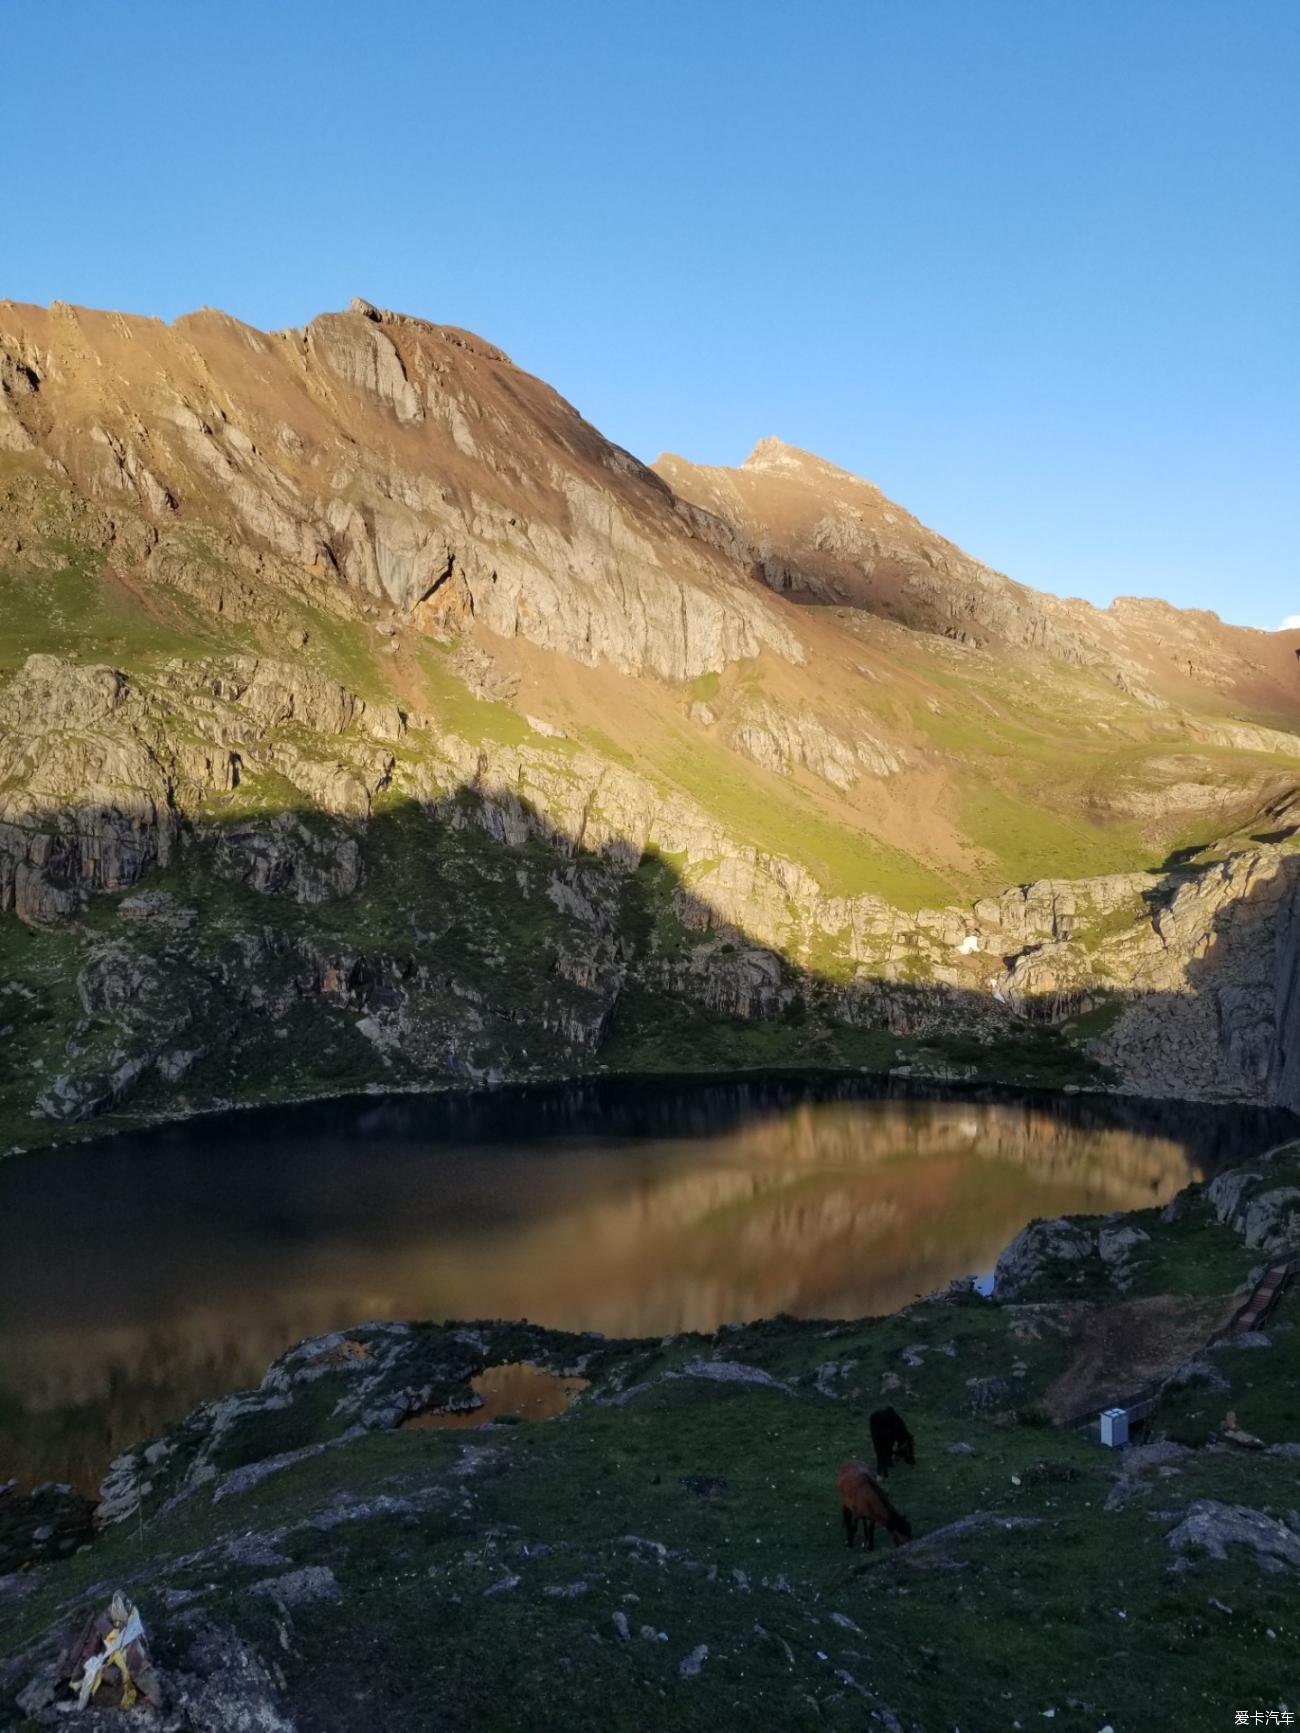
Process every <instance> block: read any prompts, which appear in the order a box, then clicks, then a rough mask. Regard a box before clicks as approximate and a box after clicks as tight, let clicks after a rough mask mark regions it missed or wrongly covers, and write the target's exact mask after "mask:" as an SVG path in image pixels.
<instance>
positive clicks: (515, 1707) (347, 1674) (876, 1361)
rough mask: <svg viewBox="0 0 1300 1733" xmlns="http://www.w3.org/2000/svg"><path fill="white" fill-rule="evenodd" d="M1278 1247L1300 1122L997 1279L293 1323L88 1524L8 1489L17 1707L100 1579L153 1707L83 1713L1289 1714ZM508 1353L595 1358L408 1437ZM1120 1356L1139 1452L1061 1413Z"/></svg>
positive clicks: (783, 1718)
mask: <svg viewBox="0 0 1300 1733" xmlns="http://www.w3.org/2000/svg"><path fill="white" fill-rule="evenodd" d="M1298 1243H1300V1146H1296V1147H1293V1148H1291V1149H1288V1150H1285V1151H1282V1152H1280V1153H1278V1154H1275V1155H1274V1156H1272V1157H1269V1158H1266V1159H1265V1160H1263V1161H1256V1162H1254V1163H1252V1164H1251V1165H1250V1166H1249V1167H1248V1168H1245V1169H1238V1170H1233V1171H1229V1172H1228V1173H1226V1174H1223V1175H1220V1176H1219V1177H1218V1178H1217V1179H1216V1180H1214V1181H1213V1182H1212V1183H1211V1184H1210V1185H1209V1186H1207V1187H1205V1188H1203V1189H1202V1188H1199V1187H1193V1188H1191V1190H1189V1191H1188V1192H1185V1193H1183V1194H1181V1195H1180V1196H1179V1198H1177V1199H1175V1201H1174V1202H1173V1204H1171V1205H1170V1206H1168V1207H1167V1208H1166V1209H1165V1210H1164V1211H1161V1212H1156V1211H1151V1212H1145V1213H1139V1214H1135V1215H1126V1216H1121V1217H1108V1218H1090V1219H1075V1220H1070V1221H1059V1222H1050V1223H1040V1224H1035V1225H1033V1226H1031V1227H1030V1228H1028V1229H1026V1231H1025V1232H1024V1233H1023V1234H1022V1235H1021V1236H1020V1237H1019V1238H1018V1239H1017V1240H1016V1241H1015V1242H1013V1244H1012V1245H1011V1246H1010V1247H1008V1248H1007V1251H1006V1253H1005V1254H1004V1256H1003V1258H1002V1260H1001V1263H1000V1265H999V1272H998V1283H997V1290H996V1295H995V1297H993V1298H985V1297H982V1296H981V1295H979V1294H978V1293H975V1292H973V1291H971V1290H970V1289H968V1288H965V1287H954V1288H953V1289H952V1290H950V1291H948V1292H945V1293H943V1294H939V1295H933V1296H931V1297H930V1298H928V1299H925V1300H921V1301H918V1302H917V1303H916V1304H915V1305H913V1306H911V1307H909V1308H907V1309H906V1310H905V1311H903V1312H900V1313H898V1314H897V1315H895V1316H893V1317H888V1318H881V1319H863V1320H857V1321H852V1322H837V1323H829V1322H826V1321H821V1322H818V1321H798V1320H794V1319H789V1318H778V1319H773V1320H769V1321H766V1322H759V1323H753V1324H747V1325H734V1326H728V1327H725V1328H723V1329H722V1330H720V1331H718V1332H717V1334H716V1335H714V1336H711V1337H705V1336H675V1337H669V1338H665V1339H664V1340H662V1341H610V1340H605V1339H604V1338H601V1337H598V1336H572V1335H561V1334H558V1333H555V1332H550V1331H547V1330H544V1329H541V1328H539V1327H536V1326H532V1325H528V1324H501V1323H469V1324H446V1325H434V1324H419V1323H415V1324H400V1323H372V1324H366V1325H362V1326H359V1327H358V1328H356V1329H353V1330H348V1331H344V1332H342V1333H340V1334H337V1335H334V1336H330V1337H324V1338H319V1339H316V1340H313V1341H308V1342H304V1343H302V1344H300V1345H299V1346H298V1347H296V1348H295V1349H293V1350H292V1351H291V1352H289V1353H288V1354H286V1355H284V1356H283V1357H282V1358H281V1359H280V1360H279V1361H277V1362H276V1364H275V1365H274V1366H273V1367H272V1368H271V1370H270V1371H269V1372H268V1374H267V1376H266V1378H265V1380H264V1381H263V1383H262V1385H261V1387H260V1388H259V1389H258V1390H256V1391H250V1392H243V1393H241V1394H239V1395H235V1396H231V1397H229V1398H227V1399H225V1400H222V1401H219V1402H216V1403H212V1404H209V1405H207V1406H205V1407H204V1408H202V1409H200V1410H198V1411H197V1412H196V1413H195V1414H193V1415H192V1416H190V1418H189V1419H188V1420H186V1421H185V1422H183V1423H182V1424H181V1425H179V1426H177V1427H175V1428H174V1429H173V1430H172V1431H171V1432H170V1433H168V1434H167V1435H166V1436H165V1437H163V1438H161V1439H158V1440H156V1441H154V1442H152V1443H150V1444H147V1445H142V1446H141V1447H140V1448H138V1449H137V1450H135V1451H133V1452H131V1453H130V1454H129V1455H128V1456H126V1457H123V1458H122V1459H120V1460H119V1461H118V1462H117V1463H116V1464H115V1465H114V1468H113V1470H112V1472H111V1474H110V1476H109V1479H108V1481H107V1483H106V1486H105V1489H104V1498H103V1502H102V1503H101V1506H100V1509H99V1513H98V1527H97V1531H96V1532H95V1534H94V1538H93V1539H91V1540H90V1541H87V1539H86V1531H85V1527H84V1524H85V1519H86V1512H85V1510H84V1509H82V1508H80V1507H79V1506H78V1505H77V1502H76V1501H75V1499H70V1498H67V1497H66V1496H64V1495H60V1494H59V1493H58V1492H57V1490H50V1489H47V1490H46V1491H44V1492H43V1493H41V1494H40V1495H38V1497H37V1499H36V1500H35V1501H34V1502H33V1503H31V1504H29V1503H28V1502H27V1501H26V1500H25V1499H19V1498H18V1496H17V1495H16V1494H15V1493H12V1492H11V1493H10V1494H8V1495H7V1496H6V1497H3V1498H0V1512H2V1513H3V1517H2V1518H0V1549H3V1552H2V1553H0V1570H8V1571H9V1574H8V1575H4V1576H0V1654H2V1655H3V1656H4V1657H5V1659H4V1660H3V1661H0V1726H5V1727H13V1728H25V1729H31V1728H36V1727H40V1726H46V1725H54V1724H58V1723H61V1721H62V1719H63V1717H62V1715H61V1714H60V1712H59V1710H58V1707H57V1705H58V1702H59V1700H60V1698H69V1693H68V1692H67V1689H66V1682H65V1681H62V1680H60V1678H59V1676H58V1674H59V1668H58V1653H59V1650H60V1648H61V1646H62V1645H63V1644H64V1643H65V1642H66V1640H67V1639H68V1638H69V1636H71V1635H74V1634H75V1632H76V1631H77V1630H78V1629H79V1628H80V1627H81V1626H82V1624H83V1623H84V1620H85V1618H86V1616H87V1614H88V1613H91V1612H94V1611H96V1610H99V1609H100V1608H101V1607H102V1606H103V1605H104V1604H106V1602H107V1600H108V1597H109V1595H110V1593H111V1592H112V1591H113V1590H114V1589H121V1590H124V1591H125V1592H126V1593H127V1595H129V1596H130V1597H131V1598H132V1599H133V1600H135V1601H136V1602H137V1603H138V1605H139V1607H140V1610H141V1612H142V1615H143V1617H144V1621H145V1625H146V1629H147V1631H148V1633H149V1638H150V1643H151V1647H152V1650H153V1655H154V1659H155V1662H156V1663H157V1666H158V1668H159V1671H160V1673H161V1676H162V1679H163V1681H164V1689H165V1692H166V1699H167V1700H166V1704H165V1706H164V1707H163V1709H162V1710H161V1711H159V1712H158V1713H154V1712H153V1711H151V1710H142V1709H137V1710H133V1711H132V1712H131V1719H130V1722H124V1721H123V1718H122V1716H121V1715H120V1714H115V1713H111V1712H105V1713H101V1714H93V1713H92V1714H90V1715H87V1716H83V1717H81V1718H79V1723H78V1724H80V1725H84V1726H86V1727H88V1728H93V1727H95V1726H102V1727H108V1726H121V1725H128V1724H134V1725H136V1726H138V1727H140V1728H142V1729H143V1728H147V1727H153V1728H156V1729H163V1728H167V1729H177V1730H181V1729H184V1730H187V1733H227V1730H229V1729H249V1730H252V1729H258V1730H264V1733H288V1730H290V1729H298V1730H300V1733H313V1730H317V1729H321V1730H323V1729H354V1728H355V1729H372V1728H394V1729H396V1728H402V1729H407V1728H410V1729H442V1728H450V1727H453V1726H454V1727H457V1728H473V1729H496V1728H501V1729H506V1728H512V1729H513V1728H521V1729H537V1728H551V1727H556V1726H565V1727H568V1728H577V1729H582V1728H592V1729H595V1728H600V1729H607V1728H611V1727H617V1728H644V1729H660V1728H682V1729H686V1728H704V1727H709V1728H713V1729H717V1728H731V1727H736V1728H741V1727H743V1728H746V1729H750V1728H768V1727H772V1728H777V1727H779V1728H782V1729H786V1728H790V1729H804V1728H807V1729H813V1728H826V1727H833V1728H846V1729H847V1728H854V1729H868V1728H881V1729H885V1730H897V1729H906V1730H907V1733H937V1730H939V1729H944V1730H946V1729H949V1728H952V1727H960V1728H961V1729H963V1730H964V1733H971V1730H977V1733H978V1730H982V1729H994V1728H997V1729H1005V1728H1014V1727H1023V1728H1028V1727H1037V1726H1039V1725H1040V1724H1044V1723H1050V1724H1051V1725H1052V1726H1054V1727H1059V1728H1064V1729H1078V1730H1084V1729H1086V1730H1089V1733H1099V1730H1101V1729H1104V1728H1106V1727H1110V1728H1113V1729H1114V1730H1115V1733H1129V1730H1135V1729H1139V1728H1151V1727H1161V1728H1164V1727H1170V1728H1173V1727H1177V1728H1179V1729H1200V1728H1205V1729H1207V1730H1209V1729H1217V1728H1220V1727H1224V1726H1232V1725H1233V1724H1234V1718H1235V1716H1236V1715H1237V1712H1238V1711H1248V1712H1250V1713H1252V1714H1253V1713H1254V1712H1255V1711H1256V1710H1259V1711H1260V1712H1262V1713H1265V1714H1267V1712H1268V1711H1270V1710H1271V1711H1273V1712H1274V1714H1275V1716H1277V1717H1278V1718H1279V1724H1284V1723H1282V1722H1281V1719H1280V1718H1281V1716H1282V1715H1283V1714H1284V1713H1288V1712H1289V1713H1292V1714H1294V1713H1296V1712H1297V1711H1298V1710H1300V1704H1297V1702H1296V1679H1297V1677H1298V1676H1300V1671H1298V1670H1300V1619H1298V1617H1297V1605H1298V1604H1300V1602H1298V1600H1297V1593H1296V1590H1297V1573H1298V1572H1300V1312H1298V1311H1297V1307H1300V1296H1297V1295H1296V1294H1295V1293H1294V1292H1292V1293H1291V1294H1289V1295H1287V1296H1285V1297H1284V1298H1283V1300H1282V1302H1281V1304H1280V1306H1279V1308H1278V1310H1277V1311H1276V1313H1275V1314H1274V1315H1273V1316H1272V1317H1271V1318H1270V1319H1269V1320H1268V1324H1267V1329H1266V1330H1265V1331H1263V1332H1261V1331H1246V1332H1240V1331H1237V1332H1229V1333H1227V1334H1222V1335H1221V1334H1220V1332H1221V1331H1223V1330H1224V1329H1225V1326H1226V1325H1227V1324H1228V1323H1229V1321H1230V1320H1231V1319H1232V1317H1233V1316H1234V1314H1235V1313H1236V1312H1237V1311H1238V1310H1239V1309H1240V1307H1241V1305H1242V1302H1243V1299H1244V1298H1245V1297H1246V1296H1247V1295H1248V1294H1249V1293H1250V1292H1251V1290H1252V1288H1253V1287H1254V1285H1255V1283H1256V1282H1257V1281H1258V1279H1259V1276H1260V1274H1261V1272H1262V1271H1263V1269H1264V1268H1265V1267H1266V1266H1267V1265H1269V1264H1271V1263H1272V1262H1274V1261H1276V1260H1277V1259H1278V1258H1279V1257H1280V1256H1281V1255H1284V1254H1285V1253H1286V1251H1287V1250H1288V1249H1289V1248H1294V1247H1295V1246H1296V1245H1297V1244H1298ZM520 1360H525V1361H530V1362H533V1363H535V1364H539V1365H542V1366H546V1367H550V1368H552V1369H554V1370H557V1371H562V1372H564V1373H572V1374H579V1375H581V1376H582V1377H583V1378H585V1379H587V1380H588V1381H589V1387H588V1388H587V1390H586V1391H585V1392H584V1393H583V1394H582V1395H581V1396H580V1397H579V1398H578V1399H577V1401H576V1402H575V1403H574V1405H573V1406H572V1407H571V1408H570V1409H569V1411H568V1412H567V1413H566V1414H564V1415H563V1416H561V1417H560V1418H557V1419H552V1420H548V1421H537V1422H517V1423H514V1424H510V1423H507V1422H506V1421H504V1420H503V1421H498V1422H496V1423H494V1424H490V1425H486V1426H484V1427H482V1428H479V1429H473V1430H461V1431H443V1430H423V1429H410V1428H406V1429H404V1428H403V1426H402V1422H403V1421H404V1420H405V1419H407V1418H408V1417H410V1416H411V1415H413V1414H416V1413H421V1412H427V1411H429V1410H431V1409H442V1408H457V1407H463V1406H465V1405H466V1404H467V1403H470V1402H472V1401H473V1400H474V1398H473V1395H472V1392H471V1390H470V1386H469V1380H470V1379H471V1378H472V1377H474V1376H475V1375H476V1374H478V1373H480V1372H482V1371H483V1370H484V1369H485V1368H487V1367H491V1366H495V1365H504V1364H509V1363H513V1362H516V1361H520ZM1136 1385H1142V1386H1144V1387H1153V1388H1155V1389H1157V1390H1158V1392H1159V1395H1158V1399H1157V1403H1156V1407H1155V1411H1154V1413H1153V1416H1152V1419H1151V1423H1150V1431H1149V1433H1148V1435H1147V1439H1146V1441H1145V1442H1144V1443H1142V1444H1141V1445H1140V1446H1138V1447H1136V1448H1131V1449H1129V1450H1128V1451H1126V1452H1123V1453H1112V1452H1110V1451H1108V1450H1104V1449H1103V1448H1101V1446H1100V1445H1099V1444H1097V1443H1096V1442H1095V1441H1094V1440H1093V1438H1092V1437H1090V1436H1088V1435H1086V1434H1085V1433H1083V1432H1081V1431H1078V1430H1075V1429H1073V1428H1071V1427H1070V1426H1068V1425H1064V1424H1061V1423H1060V1422H1061V1421H1062V1420H1063V1419H1064V1418H1065V1417H1067V1416H1068V1415H1070V1414H1073V1413H1075V1412H1077V1411H1079V1410H1080V1409H1086V1408H1088V1407H1089V1406H1090V1405H1091V1406H1101V1405H1102V1404H1104V1403H1106V1402H1108V1401H1110V1400H1113V1399H1114V1398H1115V1397H1116V1396H1120V1395H1126V1394H1128V1392H1129V1391H1130V1389H1131V1388H1133V1387H1134V1386H1136ZM882 1401H889V1402H891V1403H893V1404H895V1405H896V1406H897V1407H898V1408H900V1409H901V1411H902V1412H903V1413H904V1415H905V1417H906V1419H907V1420H908V1422H909V1424H910V1425H911V1427H912V1429H913V1431H914V1433H915V1435H916V1439H917V1463H916V1466H915V1468H913V1469H908V1468H905V1467H900V1468H897V1469H896V1470H895V1471H894V1474H893V1475H892V1476H891V1479H890V1481H889V1487H890V1491H891V1493H892V1494H893V1496H894V1497H895V1499H896V1501H897V1502H898V1504H899V1505H900V1506H901V1507H902V1508H903V1509H904V1510H905V1512H906V1513H907V1515H908V1516H909V1517H910V1519H911V1522H912V1525H913V1528H914V1531H915V1536H916V1538H915V1540H914V1541H913V1542H912V1543H911V1544H910V1545H908V1546H905V1547H903V1548H901V1549H900V1550H898V1551H894V1550H892V1549H890V1548H889V1547H888V1545H887V1543H885V1542H884V1537H883V1536H882V1537H881V1539H882V1545H881V1547H880V1548H879V1549H878V1550H877V1551H876V1552H875V1553H874V1554H872V1553H866V1552H863V1551H862V1550H860V1549H859V1550H858V1551H855V1552H853V1553H850V1552H849V1551H847V1549H846V1548H845V1545H844V1540H843V1532H842V1529H841V1527H840V1521H839V1510H838V1505H837V1501H836V1497H835V1490H834V1481H835V1470H836V1467H837V1466H838V1464H839V1463H840V1462H841V1461H843V1460H844V1459H845V1458H846V1457H850V1456H853V1455H866V1454H868V1452H869V1439H868V1436H867V1416H868V1414H869V1412H870V1410H871V1409H872V1408H873V1407H876V1406H877V1405H879V1404H880V1403H881V1402H882ZM42 1501H43V1502H42ZM61 1501H62V1506H63V1508H62V1509H60V1504H61ZM78 1523H80V1524H81V1525H82V1526H81V1527H80V1528H78V1526H77V1524H78Z"/></svg>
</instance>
